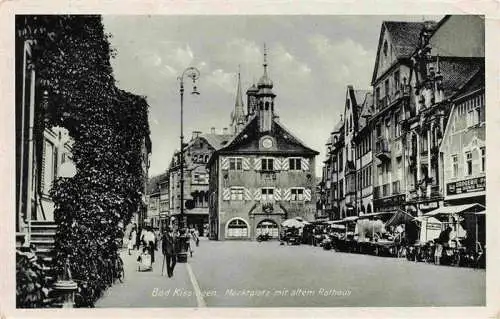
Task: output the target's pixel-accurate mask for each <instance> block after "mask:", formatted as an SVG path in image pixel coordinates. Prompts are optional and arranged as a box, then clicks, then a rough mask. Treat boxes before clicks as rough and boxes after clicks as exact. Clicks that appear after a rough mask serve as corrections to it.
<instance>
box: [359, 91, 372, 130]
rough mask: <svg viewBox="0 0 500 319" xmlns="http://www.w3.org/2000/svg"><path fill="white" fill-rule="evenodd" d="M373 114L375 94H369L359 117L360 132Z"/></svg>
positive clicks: (362, 105)
mask: <svg viewBox="0 0 500 319" xmlns="http://www.w3.org/2000/svg"><path fill="white" fill-rule="evenodd" d="M372 114H373V93H372V92H368V93H366V95H365V99H364V100H363V103H362V104H361V111H360V115H359V128H358V129H359V130H361V129H363V128H364V127H365V126H366V125H367V123H368V119H369V118H370V116H371V115H372Z"/></svg>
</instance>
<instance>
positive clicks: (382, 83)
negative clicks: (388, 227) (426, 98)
mask: <svg viewBox="0 0 500 319" xmlns="http://www.w3.org/2000/svg"><path fill="white" fill-rule="evenodd" d="M434 24H435V23H433V22H426V23H423V22H392V21H384V22H383V23H382V28H381V32H380V38H379V45H378V50H377V58H376V61H375V68H374V72H373V77H372V85H373V89H374V99H375V100H374V105H375V111H374V114H373V116H372V118H371V122H372V128H373V129H372V141H373V156H374V158H375V162H374V165H373V199H374V200H373V204H374V211H375V212H379V211H394V210H397V209H405V203H406V189H405V187H406V185H407V181H406V180H405V171H406V163H405V157H404V154H403V153H404V147H403V145H404V134H403V130H402V126H401V121H402V120H403V118H404V113H405V111H406V109H408V108H409V107H410V105H409V104H410V103H411V100H410V92H409V85H408V79H409V75H410V70H411V66H412V64H411V60H410V57H411V54H412V53H413V52H414V50H415V48H416V47H417V45H418V41H419V35H420V32H421V31H422V29H423V28H424V27H426V26H432V25H434Z"/></svg>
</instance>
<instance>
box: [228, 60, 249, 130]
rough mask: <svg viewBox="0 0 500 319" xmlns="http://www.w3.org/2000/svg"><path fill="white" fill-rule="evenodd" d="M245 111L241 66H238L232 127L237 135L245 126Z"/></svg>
mask: <svg viewBox="0 0 500 319" xmlns="http://www.w3.org/2000/svg"><path fill="white" fill-rule="evenodd" d="M245 120H246V117H245V110H244V105H243V95H242V93H241V71H240V66H238V86H237V88H236V101H235V103H234V111H233V118H232V121H231V126H232V127H233V132H234V133H235V134H237V133H238V132H239V131H241V129H242V128H243V126H244V125H245Z"/></svg>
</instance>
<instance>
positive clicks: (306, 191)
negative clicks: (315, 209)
mask: <svg viewBox="0 0 500 319" xmlns="http://www.w3.org/2000/svg"><path fill="white" fill-rule="evenodd" d="M304 200H305V201H306V202H310V201H311V190H310V189H309V188H306V189H304Z"/></svg>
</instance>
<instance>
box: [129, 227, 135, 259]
mask: <svg viewBox="0 0 500 319" xmlns="http://www.w3.org/2000/svg"><path fill="white" fill-rule="evenodd" d="M128 239H129V240H128V246H127V248H128V254H129V255H130V251H131V250H134V249H135V242H136V240H137V230H136V229H135V226H134V227H133V228H132V230H131V231H130V236H129V238H128Z"/></svg>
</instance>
